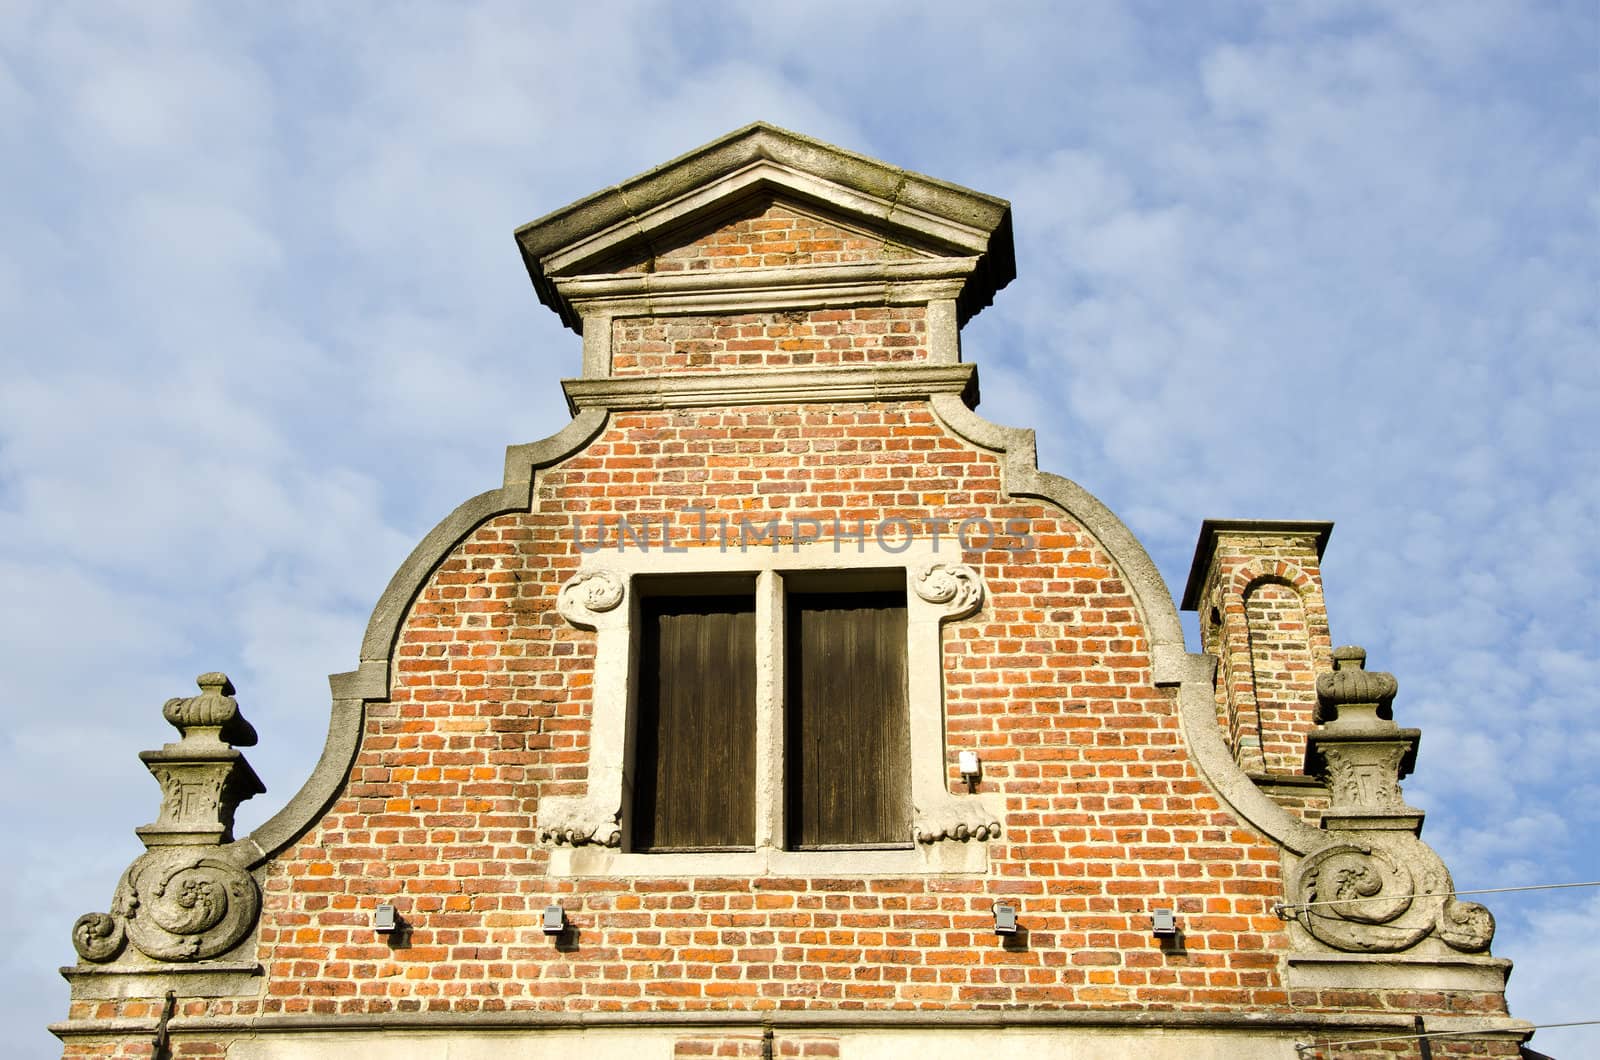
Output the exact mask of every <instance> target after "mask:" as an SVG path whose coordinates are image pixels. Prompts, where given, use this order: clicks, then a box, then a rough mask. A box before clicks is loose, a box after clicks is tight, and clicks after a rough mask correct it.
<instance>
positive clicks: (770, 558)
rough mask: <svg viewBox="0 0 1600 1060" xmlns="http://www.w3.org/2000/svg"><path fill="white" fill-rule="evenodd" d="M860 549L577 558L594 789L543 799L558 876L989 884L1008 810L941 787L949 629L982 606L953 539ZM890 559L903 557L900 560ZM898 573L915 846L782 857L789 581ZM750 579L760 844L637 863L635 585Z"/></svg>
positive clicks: (851, 545)
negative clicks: (633, 828) (590, 642)
mask: <svg viewBox="0 0 1600 1060" xmlns="http://www.w3.org/2000/svg"><path fill="white" fill-rule="evenodd" d="M942 544H943V547H942V548H940V547H939V543H935V542H933V541H931V540H926V539H913V540H909V541H900V542H890V543H889V546H888V547H884V546H883V545H881V544H880V543H878V542H876V541H871V540H868V541H867V542H866V543H865V544H864V545H862V544H859V543H856V542H852V541H850V540H849V539H844V540H840V541H838V542H832V541H824V542H807V543H804V544H801V545H800V546H798V547H796V546H795V545H793V544H788V543H785V544H780V545H779V546H778V547H777V548H776V549H774V548H773V547H772V546H770V545H762V546H753V547H750V548H748V549H746V550H740V549H738V548H735V547H730V548H728V549H726V550H723V549H721V548H717V547H703V548H690V549H687V550H685V551H683V552H678V551H673V552H663V551H662V550H661V549H660V548H659V547H656V548H651V549H649V550H644V549H637V548H629V549H626V550H621V551H619V550H617V549H614V548H613V549H607V550H604V551H601V552H597V553H592V554H589V555H587V556H585V557H584V559H583V563H582V565H581V566H580V568H579V570H578V572H577V573H576V574H575V575H573V576H572V577H571V578H570V579H568V581H567V583H566V584H565V585H564V586H563V587H562V590H561V594H560V598H559V608H560V611H561V614H562V616H563V617H565V618H566V619H567V620H568V621H569V622H571V623H572V624H573V625H575V626H578V627H580V628H584V629H592V630H594V631H595V635H596V641H595V659H594V686H593V716H592V721H591V728H590V736H589V761H588V767H589V769H588V790H587V792H586V793H585V794H584V795H582V796H549V797H546V798H544V799H543V800H541V802H540V806H539V812H538V821H539V833H540V836H541V839H543V840H544V841H545V842H548V843H552V844H553V845H552V848H551V857H550V869H549V871H550V874H551V875H552V876H694V875H729V876H761V875H807V876H815V875H824V876H825V875H850V876H859V875H904V874H921V873H983V872H986V871H987V870H988V851H987V844H986V843H985V842H984V841H983V840H984V839H987V838H988V837H989V835H990V834H991V831H992V832H993V834H995V835H998V834H999V832H998V823H999V822H1000V821H1002V820H1003V817H1004V802H1003V800H1001V799H1000V798H998V797H997V796H983V795H956V794H953V793H952V792H951V791H950V790H949V785H948V782H947V780H946V777H947V772H946V764H947V761H948V753H947V749H946V743H945V724H944V722H945V718H944V667H943V625H944V623H945V622H947V621H952V620H956V619H960V618H965V617H967V616H969V615H971V614H973V613H974V612H976V611H977V610H978V608H979V607H981V605H982V602H983V595H984V587H983V582H982V579H981V578H980V577H979V575H978V574H977V572H976V571H974V570H973V569H972V568H971V567H968V566H966V565H964V564H963V563H962V562H961V552H960V550H959V548H958V547H956V546H954V545H953V544H952V543H951V542H950V541H948V540H946V541H944V542H942ZM896 550H898V551H896ZM886 570H887V571H893V570H901V571H904V575H905V579H906V684H907V688H906V692H907V705H908V708H909V710H908V713H909V721H910V727H911V732H910V757H911V793H912V806H913V831H914V833H915V837H916V839H917V840H918V841H916V842H913V843H912V844H911V846H910V847H909V848H895V849H883V850H786V849H783V834H784V833H783V790H784V788H783V746H782V742H783V694H784V681H783V672H782V671H783V660H784V653H783V646H784V633H783V628H782V626H783V621H784V590H785V580H786V578H793V577H794V576H796V575H805V574H817V573H833V572H845V573H848V572H851V571H857V572H862V573H865V572H868V571H874V572H880V573H881V572H883V571H886ZM715 574H745V575H752V574H753V575H754V576H755V597H756V784H755V787H756V790H755V799H756V844H755V849H754V850H747V851H746V850H740V851H725V852H724V851H715V852H696V853H633V852H625V851H623V850H621V849H620V838H621V833H622V825H621V824H620V823H619V822H620V820H621V815H622V814H625V813H627V812H628V807H629V805H630V803H631V801H632V798H631V796H632V792H631V790H630V789H631V784H630V779H631V777H630V772H629V754H630V751H631V747H630V744H631V741H630V732H631V726H630V719H631V718H632V717H633V716H634V711H635V707H636V703H635V697H636V695H637V680H636V677H637V673H636V668H637V658H638V653H639V639H640V625H639V621H638V617H639V594H638V592H636V591H635V585H634V578H635V577H636V576H649V575H715Z"/></svg>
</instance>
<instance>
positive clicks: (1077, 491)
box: [932, 394, 1326, 854]
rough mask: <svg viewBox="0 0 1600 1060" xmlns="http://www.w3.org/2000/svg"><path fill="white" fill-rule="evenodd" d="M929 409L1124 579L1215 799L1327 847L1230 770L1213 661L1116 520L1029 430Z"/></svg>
mask: <svg viewBox="0 0 1600 1060" xmlns="http://www.w3.org/2000/svg"><path fill="white" fill-rule="evenodd" d="M932 405H933V410H934V413H935V414H936V415H937V416H938V417H939V419H940V421H941V422H942V423H944V425H945V426H946V427H948V428H949V429H950V430H951V431H953V432H955V433H956V434H957V435H958V436H960V437H962V438H964V439H966V440H967V441H968V442H971V443H972V444H973V445H976V446H979V447H980V448H983V449H988V450H990V451H992V452H995V453H999V454H1001V456H1002V458H1003V460H1002V464H1001V487H1002V489H1004V491H1005V492H1006V493H1007V494H1008V495H1010V496H1013V497H1037V498H1040V499H1041V500H1045V501H1049V502H1050V503H1052V504H1055V505H1056V506H1057V507H1059V508H1061V509H1062V510H1063V511H1065V512H1066V513H1067V514H1068V515H1071V516H1072V517H1073V518H1075V519H1076V520H1078V522H1079V523H1081V524H1082V525H1083V527H1084V529H1086V530H1087V531H1088V532H1089V533H1090V534H1092V535H1093V536H1094V537H1095V539H1096V540H1097V541H1099V543H1100V545H1101V547H1102V548H1104V549H1105V550H1106V552H1107V553H1109V554H1110V555H1111V558H1112V559H1113V560H1114V561H1115V562H1116V564H1117V567H1118V569H1119V570H1121V572H1122V574H1123V576H1124V577H1125V578H1127V580H1128V588H1129V589H1130V590H1131V591H1132V593H1133V597H1134V600H1135V602H1136V604H1137V605H1138V607H1139V610H1140V613H1141V614H1142V615H1143V616H1144V620H1145V626H1146V628H1147V629H1148V630H1149V631H1150V651H1151V656H1152V661H1153V665H1154V669H1155V681H1156V684H1157V685H1165V686H1171V685H1177V686H1178V709H1179V714H1180V718H1181V720H1182V723H1183V732H1184V739H1185V741H1186V742H1187V743H1188V745H1189V752H1190V755H1191V757H1192V759H1193V761H1194V763H1195V766H1196V768H1198V769H1199V771H1200V775H1201V776H1202V777H1203V778H1205V780H1206V782H1207V783H1208V784H1209V785H1210V786H1211V789H1212V791H1213V792H1214V793H1215V794H1216V796H1217V797H1218V799H1220V800H1221V801H1222V803H1223V804H1224V805H1225V806H1226V807H1227V808H1228V809H1229V810H1231V811H1232V812H1233V813H1234V815H1235V816H1237V817H1238V818H1239V819H1240V820H1241V821H1242V822H1245V823H1247V824H1249V825H1251V826H1252V827H1254V828H1255V829H1256V830H1257V831H1259V832H1261V833H1262V834H1264V835H1266V836H1267V837H1268V838H1270V839H1272V840H1274V841H1276V842H1277V843H1279V844H1280V845H1282V846H1284V847H1287V848H1288V849H1289V850H1290V851H1293V852H1294V853H1297V854H1299V853H1304V852H1305V851H1307V850H1310V849H1312V848H1313V847H1314V846H1316V845H1318V844H1319V843H1322V842H1325V841H1326V836H1325V835H1324V833H1322V832H1320V831H1318V830H1317V829H1315V828H1312V827H1310V826H1309V825H1307V824H1305V823H1304V822H1302V821H1300V820H1298V819H1297V818H1295V817H1294V816H1293V815H1291V814H1290V813H1289V811H1288V810H1285V809H1284V808H1283V807H1282V806H1279V805H1278V804H1277V803H1275V802H1273V801H1272V799H1271V798H1269V797H1268V796H1267V795H1266V794H1264V793H1263V792H1262V791H1261V790H1260V789H1259V788H1257V787H1256V785H1255V784H1254V783H1253V782H1252V781H1251V779H1250V778H1249V776H1248V775H1246V774H1245V772H1244V771H1243V770H1242V769H1240V768H1239V766H1238V764H1237V763H1235V762H1234V760H1233V754H1232V752H1231V751H1230V750H1229V749H1228V744H1227V741H1226V740H1224V739H1223V736H1222V731H1221V730H1220V729H1218V728H1217V719H1216V700H1215V696H1214V692H1213V688H1212V677H1213V674H1214V672H1215V667H1216V660H1215V659H1214V658H1213V657H1212V656H1210V655H1207V654H1203V653H1201V654H1190V653H1188V652H1187V651H1186V649H1185V647H1184V643H1183V628H1182V625H1181V624H1180V622H1179V620H1178V609H1177V608H1176V607H1175V606H1173V600H1172V594H1171V592H1170V591H1169V590H1168V589H1167V583H1166V581H1165V580H1164V579H1163V578H1162V577H1161V572H1160V571H1159V570H1158V569H1157V568H1156V565H1155V563H1154V561H1152V560H1151V559H1150V555H1149V553H1147V552H1146V551H1145V550H1144V546H1143V545H1141V544H1139V541H1138V539H1137V538H1135V537H1134V536H1133V533H1132V532H1131V531H1130V530H1129V529H1128V528H1127V526H1126V525H1124V524H1123V522H1122V520H1120V519H1118V518H1117V517H1116V516H1115V515H1114V514H1112V512H1111V510H1110V509H1109V508H1107V507H1106V506H1105V505H1104V504H1102V503H1101V502H1100V500H1099V499H1098V498H1096V497H1095V496H1094V495H1093V494H1091V493H1089V491H1088V490H1085V489H1084V488H1083V487H1082V486H1080V485H1078V484H1077V483H1076V482H1072V481H1070V480H1069V479H1065V478H1062V477H1061V476H1059V475H1052V474H1050V473H1048V472H1044V471H1040V470H1039V466H1038V455H1037V449H1036V447H1035V443H1034V432H1033V431H1032V430H1029V429H1027V428H1022V427H1003V426H1000V425H999V424H995V423H991V422H989V421H988V420H986V419H984V418H983V417H982V416H980V415H978V414H977V413H976V412H974V411H972V409H970V408H968V407H967V406H966V405H965V404H963V403H962V402H961V401H959V400H957V399H955V398H954V397H952V396H951V395H948V394H936V395H934V396H933V399H932ZM1295 525H1299V524H1295Z"/></svg>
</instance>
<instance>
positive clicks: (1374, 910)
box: [1296, 844, 1433, 953]
mask: <svg viewBox="0 0 1600 1060" xmlns="http://www.w3.org/2000/svg"><path fill="white" fill-rule="evenodd" d="M1296 880H1297V885H1296V890H1297V891H1298V893H1299V895H1300V898H1299V899H1298V904H1300V905H1302V906H1303V908H1301V909H1300V911H1299V914H1298V919H1299V921H1300V924H1301V926H1303V927H1304V928H1305V929H1306V930H1307V931H1309V932H1310V933H1311V934H1312V935H1313V936H1314V937H1316V938H1317V939H1319V940H1320V941H1322V942H1325V943H1327V944H1328V945H1329V946H1332V947H1334V948H1335V949H1340V950H1350V951H1355V952H1367V953H1393V952H1395V951H1397V950H1403V949H1407V948H1408V947H1410V946H1412V945H1415V944H1416V943H1417V942H1418V941H1419V940H1421V939H1422V938H1423V937H1424V936H1425V935H1427V934H1428V933H1429V932H1430V931H1431V930H1432V928H1433V923H1432V918H1431V917H1428V916H1419V915H1407V914H1408V912H1411V911H1412V907H1413V898H1412V893H1413V891H1414V889H1415V887H1414V881H1413V877H1412V875H1411V872H1410V870H1409V869H1407V868H1406V866H1405V864H1404V863H1402V862H1401V861H1400V860H1399V859H1397V858H1395V857H1394V856H1393V855H1392V854H1390V853H1389V852H1388V851H1386V850H1384V849H1382V848H1381V847H1366V846H1356V845H1353V844H1341V845H1338V846H1331V847H1324V848H1323V849H1321V850H1319V851H1317V852H1316V853H1315V854H1313V855H1311V856H1310V857H1308V858H1307V859H1306V860H1305V861H1304V862H1302V863H1301V865H1300V870H1299V872H1298V873H1297V874H1296Z"/></svg>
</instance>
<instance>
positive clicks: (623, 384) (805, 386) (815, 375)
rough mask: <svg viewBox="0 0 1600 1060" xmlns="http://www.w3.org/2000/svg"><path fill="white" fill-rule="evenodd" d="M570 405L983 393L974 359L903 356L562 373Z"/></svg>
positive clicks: (661, 405) (576, 408) (973, 397)
mask: <svg viewBox="0 0 1600 1060" xmlns="http://www.w3.org/2000/svg"><path fill="white" fill-rule="evenodd" d="M561 389H562V390H563V391H564V392H565V393H566V395H567V406H568V407H569V408H570V409H571V410H572V412H573V414H574V415H576V414H577V413H578V412H580V411H581V410H584V409H612V410H616V409H684V408H703V407H717V408H721V407H726V406H731V405H801V404H816V403H819V402H821V403H831V402H840V401H905V400H911V399H919V398H927V397H930V396H932V395H934V394H954V395H957V396H958V397H960V398H961V400H962V401H965V402H972V403H976V402H977V400H978V373H977V368H976V366H975V365H970V364H904V365H876V366H866V367H853V366H852V367H840V368H769V369H760V370H757V371H730V372H684V373H674V374H671V375H638V376H620V377H613V378H607V379H563V380H562V381H561Z"/></svg>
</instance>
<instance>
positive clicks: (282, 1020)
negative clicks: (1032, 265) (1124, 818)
mask: <svg viewBox="0 0 1600 1060" xmlns="http://www.w3.org/2000/svg"><path fill="white" fill-rule="evenodd" d="M1427 1024H1428V1026H1429V1027H1430V1028H1433V1027H1435V1026H1437V1027H1438V1029H1440V1030H1463V1031H1464V1030H1468V1029H1471V1030H1473V1031H1476V1032H1479V1033H1483V1034H1520V1035H1527V1034H1529V1033H1530V1032H1531V1031H1532V1024H1530V1023H1529V1022H1528V1021H1526V1020H1518V1019H1511V1018H1509V1017H1493V1016H1490V1017H1439V1016H1432V1017H1427ZM631 1026H650V1027H694V1028H705V1027H751V1026H756V1027H760V1026H772V1027H784V1028H800V1027H804V1028H819V1029H820V1028H833V1027H837V1028H850V1027H863V1028H872V1027H883V1028H897V1027H908V1028H922V1027H929V1026H937V1027H996V1028H998V1027H1041V1028H1045V1027H1060V1028H1092V1027H1115V1028H1131V1029H1139V1028H1149V1029H1151V1030H1191V1029H1194V1030H1227V1031H1251V1030H1276V1031H1285V1032H1289V1033H1295V1032H1322V1033H1334V1034H1350V1033H1353V1032H1356V1031H1371V1032H1374V1033H1382V1032H1393V1033H1396V1034H1405V1033H1410V1032H1411V1031H1412V1029H1413V1028H1414V1027H1415V1023H1414V1021H1413V1017H1412V1015H1411V1014H1410V1013H1396V1014H1394V1015H1380V1014H1353V1013H1325V1012H1293V1013H1290V1012H1284V1013H1267V1012H1248V1013H1246V1012H1196V1011H1164V1012H1163V1011H1150V1010H1148V1009H1140V1010H1121V1009H1071V1010H1059V1009H1058V1010H1053V1011H1049V1010H1038V1009H1026V1010H1024V1009H968V1010H953V1009H942V1010H934V1009H915V1010H895V1009H878V1010H862V1009H848V1010H845V1009H824V1010H815V1011H806V1010H796V1009H773V1010H769V1011H763V1012H745V1011H735V1010H727V1011H707V1010H704V1009H700V1010H694V1009H690V1010H683V1011H675V1012H663V1011H643V1012H641V1011H617V1012H571V1011H551V1010H536V1009H529V1010H521V1011H489V1012H455V1011H428V1012H381V1013H366V1012H351V1013H341V1014H330V1015H322V1014H303V1015H270V1016H236V1017H228V1016H199V1017H188V1018H183V1017H179V1018H177V1019H174V1020H173V1021H172V1022H171V1027H172V1030H173V1032H174V1033H178V1034H196V1035H198V1034H204V1033H208V1032H217V1031H224V1032H257V1033H271V1032H302V1033H304V1032H316V1031H358V1030H377V1031H381V1030H417V1031H422V1030H441V1031H443V1030H486V1029H491V1028H493V1029H506V1030H511V1029H522V1028H527V1029H535V1030H537V1029H543V1028H583V1027H631ZM154 1029H155V1021H154V1020H137V1019H105V1020H92V1019H84V1020H65V1021H62V1022H60V1023H53V1024H51V1025H50V1032H51V1033H52V1034H54V1035H56V1037H58V1038H68V1037H81V1036H85V1035H134V1034H141V1033H145V1034H147V1033H149V1032H151V1031H153V1030H154Z"/></svg>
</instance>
